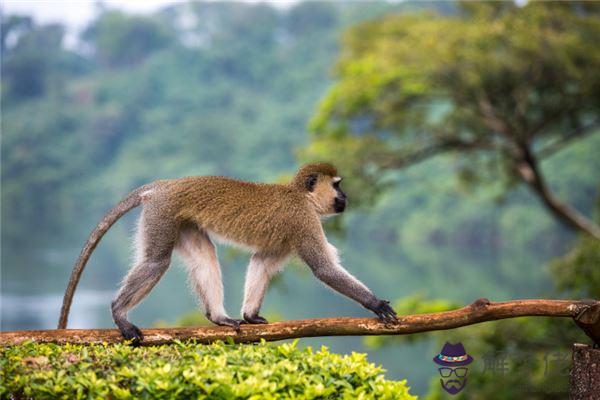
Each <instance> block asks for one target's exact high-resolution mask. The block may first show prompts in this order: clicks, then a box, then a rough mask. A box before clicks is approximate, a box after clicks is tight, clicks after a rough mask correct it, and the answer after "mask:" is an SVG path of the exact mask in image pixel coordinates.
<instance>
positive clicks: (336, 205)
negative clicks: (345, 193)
mask: <svg viewBox="0 0 600 400" xmlns="http://www.w3.org/2000/svg"><path fill="white" fill-rule="evenodd" d="M345 209H346V199H340V198H339V197H336V198H335V200H333V210H334V211H335V212H336V213H341V212H344V210H345Z"/></svg>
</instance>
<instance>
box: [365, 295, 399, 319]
mask: <svg viewBox="0 0 600 400" xmlns="http://www.w3.org/2000/svg"><path fill="white" fill-rule="evenodd" d="M369 309H370V310H371V311H373V312H374V313H375V314H377V316H378V317H379V320H380V321H381V322H392V323H396V322H398V314H396V311H394V309H393V308H392V307H391V306H390V302H389V301H387V300H378V301H377V303H376V304H375V306H374V307H372V308H371V307H370V308H369Z"/></svg>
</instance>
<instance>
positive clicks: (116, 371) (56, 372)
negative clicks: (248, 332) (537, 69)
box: [0, 342, 416, 399]
mask: <svg viewBox="0 0 600 400" xmlns="http://www.w3.org/2000/svg"><path fill="white" fill-rule="evenodd" d="M0 367H1V369H0V397H1V398H2V399H9V398H35V399H56V398H60V399H150V398H152V399H174V398H185V399H192V398H193V399H203V398H211V399H212V398H214V399H232V398H247V399H259V398H260V399H271V398H290V399H315V398H320V399H327V398H343V399H368V398H380V399H416V397H414V396H411V395H410V394H409V393H408V387H407V386H406V381H399V382H398V381H389V380H386V379H385V378H384V376H383V374H382V372H383V370H382V368H380V367H377V366H375V365H374V364H371V363H369V362H367V360H366V355H365V354H358V353H352V354H351V355H347V356H341V355H337V354H332V353H329V352H328V350H327V348H325V347H323V348H321V350H320V351H316V352H315V351H313V350H312V349H311V348H306V349H303V350H301V349H298V348H297V347H296V342H294V343H287V344H282V345H273V344H268V343H265V342H263V343H260V344H256V345H234V344H225V343H222V342H221V343H216V344H212V345H201V344H197V343H193V342H192V343H176V344H173V345H163V346H153V347H131V346H128V345H124V344H116V345H108V344H104V345H64V346H60V345H53V344H34V343H26V344H23V345H21V346H14V347H4V348H1V349H0Z"/></svg>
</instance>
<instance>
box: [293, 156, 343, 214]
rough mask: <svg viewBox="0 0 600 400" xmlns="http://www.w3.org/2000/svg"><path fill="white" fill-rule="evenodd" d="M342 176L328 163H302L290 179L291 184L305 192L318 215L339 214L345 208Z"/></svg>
mask: <svg viewBox="0 0 600 400" xmlns="http://www.w3.org/2000/svg"><path fill="white" fill-rule="evenodd" d="M341 181H342V178H340V177H339V176H338V175H337V170H336V168H335V167H334V166H333V165H331V164H328V163H323V162H321V163H313V164H306V165H303V166H302V167H301V168H300V169H299V170H298V172H297V173H296V176H295V177H294V179H293V180H292V185H293V186H295V187H296V188H297V189H299V190H301V191H303V192H305V193H306V195H307V196H308V198H309V199H310V200H311V202H312V204H313V205H314V206H315V209H316V211H317V213H318V214H320V215H331V214H339V213H341V212H343V211H344V210H345V209H346V204H347V202H348V200H347V197H346V193H344V192H343V191H342V189H341V188H340V182H341Z"/></svg>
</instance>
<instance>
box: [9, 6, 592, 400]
mask: <svg viewBox="0 0 600 400" xmlns="http://www.w3.org/2000/svg"><path fill="white" fill-rule="evenodd" d="M422 9H427V10H428V11H436V12H438V13H441V14H442V15H453V14H455V13H457V12H458V11H457V7H456V5H455V4H454V3H450V2H444V3H403V4H388V3H379V2H368V3H321V2H307V3H299V4H298V5H295V6H293V7H291V8H290V9H287V10H280V9H275V8H273V7H270V6H268V5H248V4H239V3H189V4H187V3H186V4H181V5H175V6H170V7H167V8H165V9H163V10H161V11H159V12H157V13H155V14H153V15H151V16H132V15H127V14H123V13H120V12H118V11H114V10H109V9H103V10H100V11H99V15H98V18H97V19H96V20H95V21H94V22H93V23H91V24H90V26H89V27H88V28H87V29H86V30H85V32H83V34H82V40H83V42H82V43H81V44H80V45H79V46H78V47H77V48H74V49H73V48H71V49H68V48H66V47H65V46H64V28H63V27H61V26H58V25H39V24H36V23H35V22H34V21H31V20H30V19H28V18H26V17H16V16H11V15H4V16H3V21H2V24H3V30H2V34H3V36H2V113H3V115H2V149H1V156H2V176H1V177H2V193H1V195H2V205H1V207H2V215H1V217H2V232H1V235H2V237H1V239H2V254H1V262H2V279H1V292H2V321H1V322H2V329H3V330H8V329H25V328H51V327H53V326H54V324H55V323H56V320H57V318H58V309H59V305H60V297H61V296H62V291H63V289H64V287H65V285H66V281H67V278H68V274H69V271H70V269H71V267H72V263H73V261H74V260H75V258H76V256H77V254H78V252H79V250H80V246H81V244H82V243H83V240H84V238H85V237H86V235H87V234H88V233H89V231H90V230H91V229H92V227H93V226H94V225H95V224H96V222H97V221H98V220H99V218H100V217H101V216H102V214H103V213H104V212H105V210H106V209H108V208H109V207H110V206H112V205H113V204H114V203H115V202H117V201H118V200H119V199H120V198H121V197H122V196H123V195H124V194H126V193H127V192H128V191H129V190H130V189H132V188H134V187H136V186H138V185H140V184H142V183H145V182H147V181H151V180H154V179H158V178H170V177H178V176H183V175H204V174H224V175H232V176H236V177H239V178H244V179H251V180H266V181H276V180H280V179H285V178H286V177H288V176H289V175H290V174H291V173H293V171H294V169H295V168H296V167H297V166H298V163H299V161H298V155H299V153H302V154H304V155H305V154H306V151H304V152H300V151H299V149H300V148H303V147H305V146H306V145H308V143H309V140H310V139H311V137H310V136H309V135H308V134H307V133H306V130H307V126H308V123H309V120H310V119H311V116H313V115H318V114H317V113H316V111H317V107H318V104H319V100H320V99H322V98H323V97H324V96H325V94H326V92H327V90H328V88H330V87H331V83H332V80H331V74H330V72H331V71H332V68H333V65H334V63H335V60H336V58H337V57H338V55H339V44H340V39H341V35H342V32H343V31H344V30H345V29H346V28H348V27H350V26H352V25H353V24H356V23H357V22H360V21H364V20H369V19H375V18H379V17H381V16H384V15H386V14H397V13H405V12H414V11H420V10H422ZM183 17H185V18H183ZM186 18H187V21H188V22H186V23H182V20H186ZM414 18H416V19H418V18H420V17H414ZM189 21H191V22H189ZM376 25H377V23H375V26H376ZM524 29H526V27H525V28H524ZM359 89H361V90H364V91H365V92H368V90H369V86H368V85H363V86H362V87H360V88H359ZM313 139H314V137H313ZM335 140H337V139H335V138H334V143H335ZM338 143H339V142H338ZM311 146H312V147H311V151H314V152H315V153H313V154H317V155H319V156H320V157H322V158H327V159H334V160H340V161H341V162H342V172H343V173H344V172H346V173H345V175H346V179H345V180H344V184H343V185H345V187H346V188H347V189H348V191H349V192H350V196H351V197H350V209H349V212H347V213H346V215H345V216H344V217H343V221H342V222H341V223H340V222H339V221H331V222H330V223H328V224H329V225H328V229H329V231H330V232H334V231H335V232H337V233H336V234H335V235H332V241H333V242H334V244H336V245H337V246H338V247H340V249H341V252H342V258H343V262H344V264H345V266H347V268H348V269H349V270H350V271H351V272H352V273H353V274H355V275H357V276H358V277H359V278H360V279H361V280H363V281H364V282H365V283H366V284H367V285H368V286H369V287H371V288H372V289H373V290H374V291H375V292H376V293H377V294H378V295H379V296H380V297H383V298H389V299H392V300H393V299H400V298H402V297H405V296H413V297H409V298H408V299H407V300H406V299H405V300H398V303H397V305H398V306H400V309H401V310H402V311H403V312H409V310H413V311H424V310H426V309H427V307H426V306H430V305H431V304H429V303H427V302H426V299H428V298H435V299H444V300H439V301H437V302H436V303H434V304H433V305H432V307H433V309H436V310H441V309H444V307H451V306H455V305H458V304H464V303H466V302H470V301H472V300H473V299H475V298H479V297H487V298H489V299H491V300H504V299H511V298H520V297H528V298H534V297H560V296H565V297H598V293H599V292H598V286H594V284H593V283H590V282H594V281H593V280H590V279H587V277H588V276H592V274H594V271H597V268H596V267H594V265H595V264H594V263H593V260H597V259H598V258H597V257H598V256H597V255H598V252H597V246H595V245H594V243H592V242H590V243H584V244H582V245H581V246H583V247H581V246H578V242H577V238H576V237H575V235H574V234H573V233H571V232H569V231H567V230H566V229H565V228H564V227H563V226H562V225H560V224H559V223H558V222H557V221H556V220H555V219H554V218H553V217H552V216H551V215H549V214H548V213H547V212H546V211H545V209H543V208H542V207H541V205H540V203H539V200H538V199H537V198H536V197H534V196H533V195H532V194H531V193H530V192H529V191H528V190H527V189H526V188H524V187H520V186H517V187H515V188H514V189H513V190H511V191H510V192H506V191H504V189H505V187H506V186H505V182H503V181H501V180H500V179H489V180H487V181H486V182H487V183H486V184H485V185H480V186H475V187H474V186H473V185H472V182H470V181H469V180H465V179H463V177H464V173H463V172H464V171H465V163H466V162H465V160H464V159H463V158H460V157H457V156H455V155H445V156H442V157H438V158H436V159H434V160H431V161H428V162H426V163H423V164H420V165H418V166H415V167H412V168H409V169H406V170H402V171H400V172H389V173H386V174H385V175H384V176H383V178H384V180H383V182H378V184H377V185H375V184H374V183H372V182H369V181H368V180H367V181H364V180H362V179H359V177H358V176H354V167H355V166H360V167H363V166H364V164H359V163H356V164H354V165H349V164H352V163H348V165H347V164H343V161H344V160H356V159H357V158H356V157H355V154H354V153H353V152H354V151H356V152H358V150H360V149H359V148H358V147H356V146H355V147H352V143H351V142H347V143H345V144H344V145H340V146H323V145H321V144H319V141H313V143H312V145H311ZM374 149H375V148H374ZM599 150H600V137H599V136H598V134H595V135H591V136H589V137H587V138H585V139H582V140H580V141H577V142H575V143H573V144H572V145H571V146H569V147H568V148H566V149H565V150H563V151H561V152H560V153H557V154H555V155H554V156H553V157H551V158H548V159H546V160H545V161H544V163H543V169H544V171H545V172H546V174H547V176H548V179H549V183H550V185H551V186H552V188H553V190H554V191H555V192H556V194H557V196H558V197H559V198H561V199H562V200H564V201H566V202H568V203H569V204H573V205H574V206H576V207H577V208H578V209H579V210H581V211H582V212H583V213H584V214H586V215H592V214H593V209H594V202H595V199H596V197H597V193H598V171H599V170H600V158H599V157H598V156H597V155H598V153H599ZM467 165H468V166H471V165H476V164H470V163H468V164H467ZM492 166H493V165H492ZM367 167H368V165H367ZM497 168H499V167H497ZM495 172H499V171H494V170H493V169H492V170H491V172H490V171H488V173H490V174H491V175H490V176H492V177H495V176H498V175H494V173H495ZM381 183H384V185H381ZM376 194H377V195H378V196H376ZM363 195H364V196H365V197H367V198H369V199H371V200H374V199H375V201H373V202H371V203H370V205H369V206H368V207H363V208H359V207H357V204H356V203H357V202H356V200H357V199H359V198H360V199H361V200H362V199H363V198H362V196H363ZM135 217H136V215H135V213H133V214H131V215H128V216H127V217H126V218H125V219H124V221H122V222H121V223H120V224H118V225H117V226H116V227H115V228H113V230H111V231H110V232H109V234H108V235H107V236H106V237H105V239H104V240H103V242H102V244H101V245H100V246H99V248H98V249H97V251H96V253H95V254H94V257H93V258H92V260H91V262H90V264H89V265H88V269H87V270H86V273H85V274H84V276H83V279H82V283H81V287H80V291H79V292H78V294H77V295H76V298H75V306H74V309H73V315H72V319H71V321H72V326H78V327H110V326H112V321H111V318H110V315H109V310H108V308H109V307H108V304H109V303H110V297H111V296H112V294H113V292H114V290H115V289H116V286H117V284H118V282H119V281H120V279H121V278H122V276H123V275H124V273H125V271H126V270H127V268H128V262H129V247H128V244H126V243H127V242H128V240H129V237H130V235H131V232H132V230H133V228H134V225H135ZM340 226H342V227H343V228H344V229H341V230H340V229H338V228H339V227H340ZM220 252H221V258H222V264H223V269H224V280H225V286H226V307H227V309H228V310H229V311H230V313H231V314H234V315H235V314H236V313H235V312H234V310H237V309H238V308H239V305H240V302H241V288H242V279H243V273H242V271H243V267H244V264H245V263H246V262H247V259H246V257H245V256H244V255H240V253H237V252H230V251H228V250H226V249H225V248H223V249H221V250H220ZM567 253H568V254H569V256H568V257H570V260H571V261H569V259H561V261H556V262H555V263H554V264H553V267H552V270H553V271H560V272H557V273H556V274H555V275H552V273H551V272H550V269H549V268H546V265H547V264H548V262H549V261H550V260H553V259H556V258H557V257H560V256H564V255H565V254H567ZM573 260H577V262H572V261H573ZM593 276H596V274H594V275H593ZM184 280H185V273H184V271H183V270H181V269H179V268H172V269H171V270H170V271H169V273H167V274H166V276H165V278H163V280H162V281H161V283H159V285H158V286H157V288H156V289H155V290H154V291H153V292H152V294H151V295H150V296H149V297H148V298H147V299H146V300H145V301H144V302H143V303H142V304H141V305H140V306H139V307H138V308H137V309H136V310H135V311H134V312H133V313H132V320H134V321H136V322H137V323H138V324H140V325H141V326H151V325H153V324H156V323H157V321H159V320H160V321H161V322H160V323H161V324H166V325H173V324H176V323H177V320H178V317H179V316H180V315H183V314H185V313H188V312H189V311H190V310H194V309H195V308H196V305H195V302H194V299H193V297H192V296H191V295H186V294H185V293H184V290H183V288H184V287H185V285H186V284H185V283H184ZM555 281H556V283H558V284H559V285H560V290H561V292H557V291H556V289H555ZM595 282H597V280H595ZM585 285H588V286H587V288H583V287H584V286H585ZM563 290H564V291H563ZM414 296H416V297H414ZM299 299H300V300H301V301H299ZM415 299H416V300H415ZM415 307H416V308H415ZM264 308H265V313H266V314H267V315H268V316H271V317H272V318H271V319H275V320H276V319H292V318H307V317H319V316H339V315H360V316H365V315H368V314H367V312H366V311H364V310H362V309H360V308H359V307H357V306H356V305H355V304H353V303H352V302H350V301H348V300H346V299H343V298H341V297H339V296H335V295H332V294H331V293H330V291H328V290H327V289H325V288H323V287H322V285H320V284H319V283H318V282H316V281H315V280H314V279H313V278H312V277H311V276H310V273H309V272H308V271H307V269H305V268H304V267H301V266H299V265H291V266H290V267H289V268H288V269H287V271H286V272H285V273H283V274H282V275H281V276H279V277H278V278H277V281H276V282H275V284H274V285H273V287H272V290H270V292H269V294H268V295H267V298H266V302H265V306H264ZM192 320H193V321H195V319H194V318H192ZM521 324H522V323H521V322H519V321H515V322H514V323H513V322H510V323H509V322H501V323H497V324H489V325H484V326H482V327H481V328H464V329H458V330H456V331H454V332H452V333H440V334H439V335H438V336H434V335H422V336H423V338H425V340H409V341H407V340H401V341H393V342H386V341H382V342H381V343H380V342H378V341H377V340H374V341H373V342H367V343H366V344H365V343H363V342H362V339H360V338H327V339H325V338H319V339H310V340H302V341H301V342H300V343H301V344H302V345H308V344H312V345H317V344H318V345H320V344H327V345H328V346H329V347H330V348H331V349H332V351H334V352H342V353H348V352H351V351H353V350H355V351H361V352H364V351H367V350H368V351H369V359H370V360H371V361H374V362H376V363H381V364H383V366H384V367H385V368H386V369H387V370H388V371H389V372H388V377H392V378H407V379H408V381H409V382H410V383H411V386H412V387H413V388H414V389H415V390H414V393H417V394H422V393H425V392H427V391H428V390H429V389H428V386H429V383H428V381H429V380H430V379H434V383H433V384H434V386H432V390H433V391H435V385H437V381H435V378H432V377H434V376H436V374H437V371H436V370H435V368H434V366H433V363H432V362H431V358H432V357H433V355H434V354H436V353H437V352H438V351H439V348H440V346H441V343H440V342H443V341H444V340H445V339H448V340H454V341H462V342H463V343H464V344H465V347H466V348H467V350H468V351H469V352H471V353H473V355H474V356H475V358H476V360H477V358H478V356H479V357H483V354H484V353H485V352H486V351H495V349H505V348H506V347H507V346H513V347H515V348H519V345H518V344H516V343H514V342H510V341H509V342H506V341H504V339H502V338H504V337H506V336H507V335H508V336H509V337H517V336H526V334H529V333H528V332H530V330H534V331H535V334H532V336H531V337H532V339H531V343H532V344H533V345H540V343H542V341H543V338H547V337H549V336H552V337H556V338H557V341H556V342H553V343H552V345H553V346H562V350H565V349H566V351H568V346H569V344H570V343H571V342H572V341H574V340H578V341H585V338H584V337H583V336H582V335H581V334H579V333H578V332H577V331H576V330H571V325H569V324H556V325H555V324H554V323H553V322H552V321H548V324H547V325H546V324H540V323H539V322H538V321H533V322H531V325H527V330H525V327H523V326H522V325H521ZM501 327H504V328H501ZM469 329H472V330H469ZM502 329H503V330H505V331H506V332H508V333H506V334H503V335H500V334H498V335H496V334H494V332H495V331H496V330H498V331H499V332H500V330H502ZM521 332H523V334H521ZM526 332H527V333H526ZM562 338H565V340H562ZM558 339H560V340H558ZM567 339H568V340H567ZM546 345H548V344H547V343H546ZM382 346H383V347H382ZM541 351H543V349H542V350H541ZM472 370H474V371H480V372H482V371H483V364H482V363H476V364H475V365H474V366H473V368H472ZM532 371H533V370H532ZM537 371H538V372H539V369H538V370H537ZM528 373H529V372H527V371H521V373H520V374H513V375H511V376H513V377H519V376H520V377H527V376H528ZM530 375H531V376H533V375H535V372H531V374H530ZM560 379H562V382H565V381H564V378H560ZM475 382H479V383H475ZM542 384H543V382H542ZM478 385H479V386H478ZM486 385H488V386H486ZM542 386H543V385H542ZM438 387H439V385H438ZM477 387H480V388H482V390H488V389H486V388H492V389H493V388H494V386H493V382H491V383H490V382H487V383H486V382H485V381H484V380H479V381H476V380H475V378H474V380H473V381H472V382H470V383H469V389H470V390H472V391H471V393H473V396H474V397H473V398H477V396H476V393H477V392H475V388H477ZM492 389H489V390H492ZM432 393H434V392H432ZM482 393H484V392H482ZM481 396H482V397H480V398H485V397H483V395H481Z"/></svg>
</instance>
